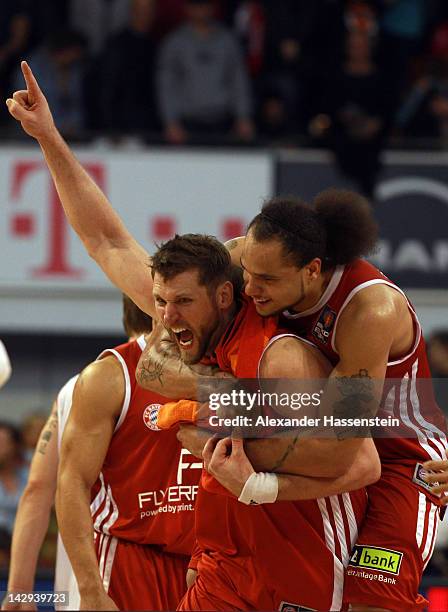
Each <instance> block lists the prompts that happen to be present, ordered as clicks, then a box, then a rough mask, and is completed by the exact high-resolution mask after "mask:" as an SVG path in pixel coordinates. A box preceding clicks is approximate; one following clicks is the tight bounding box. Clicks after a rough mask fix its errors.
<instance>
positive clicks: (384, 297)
mask: <svg viewBox="0 0 448 612" xmlns="http://www.w3.org/2000/svg"><path fill="white" fill-rule="evenodd" d="M407 307H408V303H407V300H406V297H405V295H404V294H403V293H402V292H401V291H400V290H399V289H398V287H395V286H391V285H389V284H386V283H375V284H372V285H369V286H367V287H364V288H363V289H362V290H361V291H358V292H357V293H356V294H355V295H354V296H353V297H352V299H351V300H350V301H349V303H348V304H347V306H346V307H345V308H344V310H343V312H342V313H341V318H342V317H344V318H349V319H352V320H353V319H363V320H364V319H368V320H386V319H394V318H396V317H397V316H399V315H401V314H402V313H403V308H406V309H407Z"/></svg>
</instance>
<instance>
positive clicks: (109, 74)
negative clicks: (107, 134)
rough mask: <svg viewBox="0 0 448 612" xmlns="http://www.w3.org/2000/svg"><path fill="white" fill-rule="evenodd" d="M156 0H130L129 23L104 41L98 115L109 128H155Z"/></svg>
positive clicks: (132, 129)
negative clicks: (153, 29)
mask: <svg viewBox="0 0 448 612" xmlns="http://www.w3.org/2000/svg"><path fill="white" fill-rule="evenodd" d="M155 9H156V0H132V2H131V15H130V22H129V25H128V26H127V27H126V28H124V29H123V30H121V31H120V32H119V33H118V34H116V35H115V36H113V37H112V38H111V39H110V40H109V41H108V43H107V45H106V49H105V53H104V58H103V61H102V68H101V73H102V79H103V83H102V88H101V94H100V96H101V109H100V110H101V113H100V114H101V117H102V118H103V122H104V123H103V126H104V128H105V129H106V130H108V131H112V130H114V131H119V132H124V133H128V134H129V133H134V134H135V133H136V132H148V131H151V130H152V131H153V130H155V129H156V127H157V121H156V104H155V93H154V69H155V61H154V59H155V54H156V47H155V43H154V40H153V36H152V26H153V21H154V14H155Z"/></svg>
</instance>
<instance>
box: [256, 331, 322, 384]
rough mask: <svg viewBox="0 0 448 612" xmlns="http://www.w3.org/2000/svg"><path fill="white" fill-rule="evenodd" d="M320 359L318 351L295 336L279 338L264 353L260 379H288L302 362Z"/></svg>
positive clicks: (295, 372) (294, 373)
mask: <svg viewBox="0 0 448 612" xmlns="http://www.w3.org/2000/svg"><path fill="white" fill-rule="evenodd" d="M311 358H313V360H314V359H320V358H321V353H320V352H319V350H318V349H317V348H316V347H314V346H312V345H311V344H309V343H308V342H306V341H304V340H303V339H301V338H299V337H297V336H291V335H288V336H286V335H285V336H281V337H279V338H278V339H276V340H275V341H274V342H272V343H271V344H270V345H269V346H268V348H267V349H266V351H265V352H264V355H263V359H262V362H261V364H260V375H261V376H262V378H289V377H291V376H296V375H297V371H298V370H299V369H301V366H302V365H303V364H304V362H308V361H309V360H310V359H311Z"/></svg>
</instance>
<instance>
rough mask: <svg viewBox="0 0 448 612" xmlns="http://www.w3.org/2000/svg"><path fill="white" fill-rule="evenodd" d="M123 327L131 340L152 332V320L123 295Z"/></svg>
mask: <svg viewBox="0 0 448 612" xmlns="http://www.w3.org/2000/svg"><path fill="white" fill-rule="evenodd" d="M122 322H123V327H124V331H125V332H126V335H127V336H128V338H129V339H130V340H132V339H135V338H138V337H139V336H141V335H142V334H149V333H150V332H151V331H152V318H151V317H150V316H149V315H147V314H146V313H145V312H143V310H140V308H139V307H138V306H137V305H136V304H134V302H133V301H132V300H131V299H130V298H128V296H127V295H124V294H123V318H122Z"/></svg>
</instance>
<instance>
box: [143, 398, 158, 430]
mask: <svg viewBox="0 0 448 612" xmlns="http://www.w3.org/2000/svg"><path fill="white" fill-rule="evenodd" d="M161 407H162V404H150V405H149V406H146V408H145V409H144V410H143V423H144V424H145V425H146V427H147V428H148V429H150V430H151V431H160V428H159V427H157V415H158V414H159V410H160V408H161Z"/></svg>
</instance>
